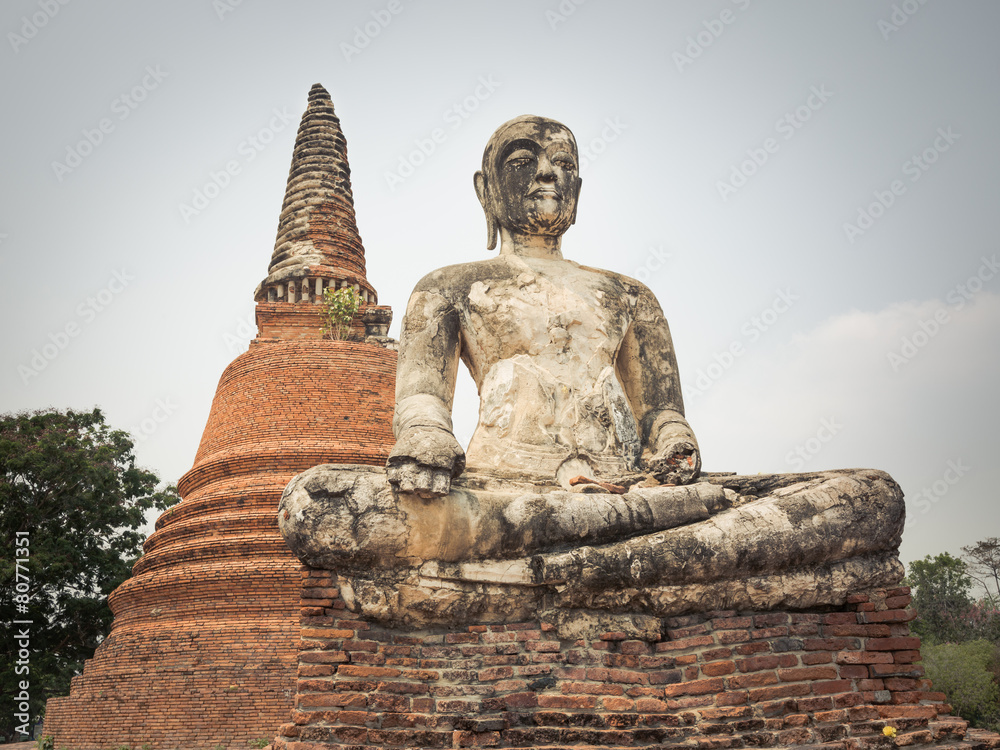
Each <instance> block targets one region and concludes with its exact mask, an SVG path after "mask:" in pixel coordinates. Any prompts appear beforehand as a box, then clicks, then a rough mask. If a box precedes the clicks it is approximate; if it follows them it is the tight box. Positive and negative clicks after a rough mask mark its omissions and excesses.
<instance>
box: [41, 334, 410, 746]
mask: <svg viewBox="0 0 1000 750" xmlns="http://www.w3.org/2000/svg"><path fill="white" fill-rule="evenodd" d="M395 370H396V354H395V352H392V351H389V350H387V349H384V348H382V347H378V346H374V345H370V344H363V343H351V342H334V341H319V340H317V341H290V342H266V343H261V342H259V341H258V342H254V343H253V344H252V345H251V347H250V349H249V351H247V352H246V353H244V354H242V355H241V356H240V357H238V358H237V359H236V360H235V361H234V362H233V363H232V364H231V365H230V366H229V367H228V368H227V369H226V371H225V372H224V373H223V375H222V378H221V379H220V381H219V386H218V389H217V391H216V395H215V399H214V401H213V403H212V409H211V413H210V415H209V418H208V423H207V425H206V427H205V432H204V435H203V437H202V440H201V445H200V447H199V449H198V453H197V456H196V458H195V464H194V467H193V468H192V469H191V471H189V472H188V473H187V474H185V475H184V476H183V477H182V478H181V480H180V482H179V483H178V487H179V490H180V493H181V496H182V497H183V502H181V503H180V504H179V505H177V506H175V507H173V508H171V509H170V510H168V511H167V512H165V513H164V514H163V515H162V516H160V518H159V519H158V521H157V523H156V532H155V533H154V534H153V535H152V536H151V537H150V538H149V539H148V540H147V541H146V544H145V552H144V555H143V557H142V558H141V559H140V560H139V561H138V562H137V563H136V565H135V566H134V568H133V575H132V577H131V578H130V579H129V580H127V581H126V582H125V583H124V584H122V585H121V586H120V587H118V589H116V590H115V591H114V593H113V594H112V595H111V597H110V599H109V604H110V606H111V609H112V610H113V612H114V613H115V620H114V625H113V626H112V631H111V633H110V635H109V636H108V638H107V639H106V640H105V642H104V643H103V644H102V645H101V646H100V647H99V648H98V649H97V651H96V653H95V654H94V658H93V659H91V660H89V661H88V662H87V663H86V666H85V668H84V672H83V674H82V675H80V676H77V677H75V678H74V679H73V686H72V690H71V693H70V695H69V696H66V697H62V698H53V699H52V700H50V701H49V703H48V706H47V714H46V722H45V733H46V734H50V735H53V736H54V737H55V746H56V747H57V748H72V749H73V750H98V749H99V748H100V749H104V750H106V749H107V748H113V747H119V746H121V745H129V746H131V747H133V748H138V747H141V746H142V745H143V744H145V743H149V744H150V745H151V746H152V748H154V750H172V749H173V748H185V749H187V748H196V749H198V750H210V748H214V747H216V746H218V745H222V746H224V747H226V748H232V749H234V750H235V749H237V748H238V749H239V750H246V748H247V742H248V741H250V740H254V739H259V738H262V737H267V738H270V737H273V736H274V733H275V731H276V730H277V727H278V726H279V725H280V724H281V723H283V722H285V721H287V720H288V715H289V712H290V710H291V708H292V704H293V698H294V694H295V670H296V666H297V640H298V635H299V622H298V617H299V594H300V588H301V584H300V574H299V567H300V564H299V562H298V560H297V559H296V558H295V556H294V555H293V554H292V553H291V552H290V551H289V550H288V549H287V548H286V546H285V543H284V540H283V539H282V538H281V535H280V533H279V532H278V528H277V521H276V509H277V506H278V500H279V499H280V497H281V493H282V490H283V489H284V487H285V485H286V484H287V482H288V480H289V479H291V477H292V476H294V475H295V474H296V473H298V472H299V471H303V470H304V469H307V468H309V467H311V466H314V465H316V464H319V463H326V462H349V463H367V464H384V462H385V459H386V456H387V455H388V451H389V449H390V448H391V446H392V435H391V428H390V425H391V421H392V420H391V414H392V406H393V395H394V384H395Z"/></svg>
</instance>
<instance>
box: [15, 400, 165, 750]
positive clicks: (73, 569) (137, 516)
mask: <svg viewBox="0 0 1000 750" xmlns="http://www.w3.org/2000/svg"><path fill="white" fill-rule="evenodd" d="M158 484H159V479H158V478H157V476H156V475H155V474H153V473H151V472H149V471H145V470H143V469H140V468H138V467H136V465H135V455H134V453H133V444H132V438H131V437H130V436H129V434H128V433H126V432H123V431H122V430H114V429H112V428H111V427H109V426H108V425H106V424H105V422H104V415H103V414H102V413H101V411H100V410H99V409H94V410H93V411H91V412H77V411H72V410H67V411H65V412H60V411H54V410H50V411H44V412H35V413H31V414H27V413H25V414H2V415H0V549H2V555H0V607H2V608H3V610H2V611H3V614H2V626H0V627H2V633H0V694H2V695H4V696H5V697H8V696H9V697H11V698H14V697H15V696H17V695H18V694H20V693H21V692H22V686H21V684H20V683H21V682H22V681H27V682H28V683H29V688H28V690H27V691H25V692H27V694H28V695H29V696H30V717H31V722H34V721H36V720H37V719H38V717H39V716H40V715H41V714H42V713H43V712H44V708H45V701H46V700H47V699H48V698H49V697H51V696H54V695H62V694H66V693H68V692H69V684H70V678H71V677H72V676H73V675H74V674H77V673H78V672H79V671H80V669H81V666H82V663H83V661H84V660H85V659H87V658H89V657H90V656H91V655H92V654H93V651H94V648H96V647H97V645H98V644H99V643H100V642H101V640H103V638H104V637H105V635H106V634H107V633H108V631H109V629H110V627H111V621H112V615H111V611H110V610H109V609H108V606H107V603H106V599H107V596H108V594H110V593H111V591H112V590H114V589H115V587H117V586H118V585H119V584H121V583H122V582H123V581H124V580H125V579H126V578H128V576H129V573H130V572H131V567H132V564H133V563H134V562H135V560H136V559H137V558H138V557H139V555H140V554H141V552H142V541H143V535H142V534H141V533H140V531H139V528H140V527H141V526H142V525H143V524H144V522H145V514H146V511H148V510H150V509H153V508H155V509H157V510H165V509H166V508H168V507H170V506H171V505H173V504H175V503H176V502H177V501H178V500H179V499H180V498H179V497H178V496H177V493H176V490H175V488H173V487H168V488H166V489H164V490H157V486H158ZM25 540H26V541H25ZM15 620H21V621H24V620H27V621H30V624H27V625H25V624H22V623H17V624H15V623H14V621H15ZM24 630H26V631H27V636H28V640H29V641H30V645H29V647H28V649H27V651H28V656H27V659H25V658H22V657H23V654H21V653H20V648H19V644H18V643H17V640H18V639H19V633H21V631H24ZM21 640H23V637H21ZM19 662H20V663H19ZM22 724H23V723H22V722H21V721H19V720H16V719H15V718H14V716H13V714H12V711H11V706H10V705H9V704H8V705H6V706H4V711H2V712H0V736H4V737H6V738H8V739H13V738H14V736H15V728H16V727H18V726H21V725H22Z"/></svg>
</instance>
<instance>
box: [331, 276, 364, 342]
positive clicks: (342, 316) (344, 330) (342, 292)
mask: <svg viewBox="0 0 1000 750" xmlns="http://www.w3.org/2000/svg"><path fill="white" fill-rule="evenodd" d="M360 307H361V295H360V294H358V292H357V290H356V289H355V288H354V287H350V286H348V287H343V288H342V289H337V290H333V289H326V290H325V291H324V292H323V310H322V315H323V321H324V323H325V325H324V326H323V335H324V336H329V337H330V338H331V339H333V340H334V341H342V340H344V339H346V338H347V335H348V334H349V333H350V331H351V321H352V320H353V319H354V316H355V315H357V313H358V310H359V309H360Z"/></svg>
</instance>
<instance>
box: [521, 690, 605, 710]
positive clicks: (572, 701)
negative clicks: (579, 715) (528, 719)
mask: <svg viewBox="0 0 1000 750" xmlns="http://www.w3.org/2000/svg"><path fill="white" fill-rule="evenodd" d="M521 695H532V693H521ZM596 706H597V698H595V697H593V696H590V695H539V696H538V707H539V708H567V709H576V708H594V707H596ZM508 707H510V706H508ZM525 707H528V706H520V708H525Z"/></svg>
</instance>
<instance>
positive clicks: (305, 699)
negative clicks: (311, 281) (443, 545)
mask: <svg viewBox="0 0 1000 750" xmlns="http://www.w3.org/2000/svg"><path fill="white" fill-rule="evenodd" d="M303 576H304V588H303V598H302V610H301V623H302V631H301V642H300V647H301V651H300V653H299V669H298V677H299V680H298V687H297V694H296V697H295V710H294V711H293V713H292V721H291V723H288V724H286V725H284V726H283V727H282V728H281V732H280V735H279V737H278V738H277V739H276V740H275V745H276V748H277V749H278V750H331V749H332V748H347V747H351V748H372V747H422V748H452V747H521V748H524V747H546V748H548V747H575V748H582V747H652V746H655V747H663V748H666V747H678V748H681V747H683V748H690V747H697V748H714V747H779V746H795V745H823V746H824V747H829V748H844V749H845V750H847V749H851V750H853V749H854V748H863V747H893V746H903V745H932V746H938V747H962V748H966V747H969V748H971V747H977V746H978V747H998V746H1000V737H997V736H996V735H986V734H984V733H977V732H975V731H973V732H971V733H970V734H969V739H970V740H973V739H974V740H975V741H963V738H964V737H966V735H967V729H966V723H965V722H964V721H962V720H960V719H956V718H952V717H951V716H949V711H950V707H949V706H947V705H946V704H945V703H944V700H945V696H944V694H943V693H937V692H933V690H932V689H931V686H930V684H929V681H928V680H926V679H924V677H923V668H922V667H921V666H920V665H918V664H914V662H915V661H917V660H918V659H919V653H920V652H919V647H920V641H919V639H917V638H914V637H912V636H911V635H910V630H909V624H908V623H909V621H910V619H911V618H912V616H913V615H912V612H910V611H908V610H906V609H904V608H905V607H906V605H907V603H908V602H909V600H910V597H909V590H908V589H906V588H899V589H893V590H889V591H876V592H870V593H868V594H860V595H857V596H854V597H852V600H851V602H850V603H849V604H848V605H847V606H845V608H844V609H843V611H834V612H771V613H766V614H759V613H758V614H754V613H743V612H735V611H726V612H712V613H708V614H706V615H691V616H688V617H680V618H668V619H666V620H664V621H663V631H662V634H661V635H659V636H649V637H647V639H639V638H635V637H633V636H630V635H627V634H625V633H603V634H600V635H599V636H598V637H596V638H594V639H589V640H560V639H559V637H558V635H557V633H556V626H555V625H553V624H551V623H547V622H544V621H540V622H526V623H512V624H508V625H489V626H486V625H477V626H469V627H466V628H462V629H460V630H452V631H448V630H441V631H421V632H407V631H403V630H392V629H387V628H384V627H381V626H378V625H376V624H373V623H368V622H364V621H360V620H357V619H355V618H354V617H353V616H352V615H351V614H350V613H349V612H347V611H346V610H345V608H344V604H343V602H342V601H341V600H340V598H339V596H338V591H337V589H336V587H335V580H336V579H335V576H334V575H333V574H331V573H330V572H329V571H321V570H305V571H304V573H303ZM886 726H893V727H895V728H896V729H897V730H898V732H899V734H898V736H897V737H896V739H895V740H894V741H893V740H889V739H888V738H886V737H884V736H883V735H882V730H883V728H884V727H886Z"/></svg>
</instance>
